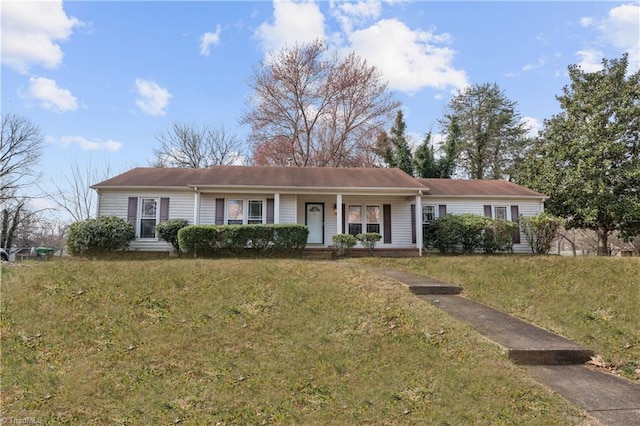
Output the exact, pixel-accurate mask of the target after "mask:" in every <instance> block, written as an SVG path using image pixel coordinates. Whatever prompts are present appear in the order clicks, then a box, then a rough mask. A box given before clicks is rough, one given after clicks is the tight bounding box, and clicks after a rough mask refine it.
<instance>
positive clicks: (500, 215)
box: [493, 206, 508, 220]
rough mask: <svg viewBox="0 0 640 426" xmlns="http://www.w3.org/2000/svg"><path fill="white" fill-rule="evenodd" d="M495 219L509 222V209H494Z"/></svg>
mask: <svg viewBox="0 0 640 426" xmlns="http://www.w3.org/2000/svg"><path fill="white" fill-rule="evenodd" d="M493 217H494V218H495V219H501V220H508V219H507V207H506V206H496V207H494V208H493Z"/></svg>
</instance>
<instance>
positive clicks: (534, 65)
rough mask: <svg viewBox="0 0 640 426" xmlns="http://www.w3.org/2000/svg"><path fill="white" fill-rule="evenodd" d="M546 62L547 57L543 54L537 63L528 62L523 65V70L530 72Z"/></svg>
mask: <svg viewBox="0 0 640 426" xmlns="http://www.w3.org/2000/svg"><path fill="white" fill-rule="evenodd" d="M546 63H547V58H546V57H545V56H543V57H541V58H538V61H537V62H535V63H530V64H526V65H525V66H524V67H522V71H524V72H528V71H531V70H534V69H536V68H541V67H543V66H544V64H546Z"/></svg>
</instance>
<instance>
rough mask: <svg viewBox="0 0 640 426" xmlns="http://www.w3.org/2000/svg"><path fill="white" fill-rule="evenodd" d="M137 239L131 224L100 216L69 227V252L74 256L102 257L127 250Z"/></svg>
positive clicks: (118, 219) (111, 217)
mask: <svg viewBox="0 0 640 426" xmlns="http://www.w3.org/2000/svg"><path fill="white" fill-rule="evenodd" d="M135 238H136V232H135V229H134V228H133V225H132V224H131V223H129V222H127V221H126V220H124V219H121V218H119V217H116V216H100V217H98V218H96V219H87V220H83V221H81V222H75V223H73V224H71V226H69V235H68V236H67V250H68V251H69V253H70V254H71V255H72V256H101V255H105V254H108V253H113V252H116V251H122V250H126V249H127V248H128V247H129V243H130V242H131V241H132V240H134V239H135Z"/></svg>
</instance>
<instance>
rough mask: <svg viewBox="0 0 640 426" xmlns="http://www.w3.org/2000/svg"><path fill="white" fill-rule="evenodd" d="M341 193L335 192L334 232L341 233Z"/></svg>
mask: <svg viewBox="0 0 640 426" xmlns="http://www.w3.org/2000/svg"><path fill="white" fill-rule="evenodd" d="M343 232H344V230H343V229H342V194H336V234H342V233H343Z"/></svg>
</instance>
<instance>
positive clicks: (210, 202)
mask: <svg viewBox="0 0 640 426" xmlns="http://www.w3.org/2000/svg"><path fill="white" fill-rule="evenodd" d="M216 198H220V197H217V196H216V195H214V194H202V195H201V196H200V225H215V224H216Z"/></svg>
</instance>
